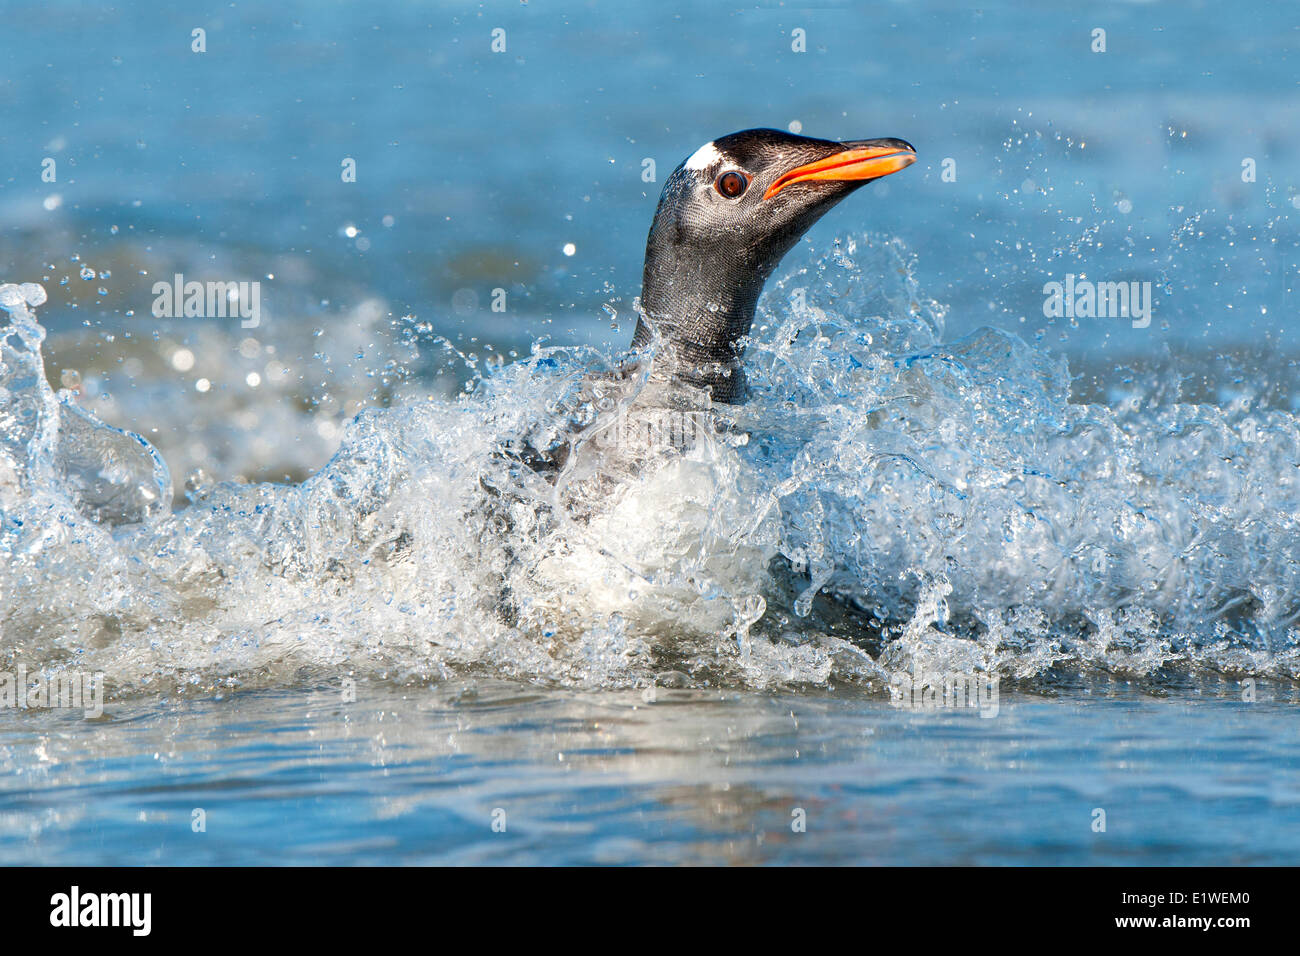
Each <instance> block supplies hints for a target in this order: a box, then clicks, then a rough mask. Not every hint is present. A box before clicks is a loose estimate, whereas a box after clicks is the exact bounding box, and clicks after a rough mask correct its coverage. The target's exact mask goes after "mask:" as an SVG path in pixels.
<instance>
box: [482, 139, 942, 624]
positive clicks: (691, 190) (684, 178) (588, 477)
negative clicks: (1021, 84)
mask: <svg viewBox="0 0 1300 956" xmlns="http://www.w3.org/2000/svg"><path fill="white" fill-rule="evenodd" d="M915 161H916V151H915V149H913V147H912V145H911V144H910V143H908V142H906V141H905V140H901V139H891V138H886V139H868V140H853V141H848V142H835V141H832V140H824V139H813V138H810V137H806V136H797V135H795V134H792V133H786V132H782V131H780V130H774V129H749V130H743V131H741V132H738V133H731V134H730V135H727V136H723V137H721V138H719V139H715V140H713V141H712V142H709V143H706V144H705V145H703V146H701V147H700V148H699V149H697V150H696V151H695V152H694V153H693V154H691V156H690V157H689V158H687V159H686V160H684V161H683V162H682V163H681V164H680V165H679V166H678V167H677V168H676V169H675V170H673V172H672V174H671V175H670V176H669V177H668V179H667V181H666V182H665V183H664V188H663V191H662V193H661V195H660V197H659V204H658V208H657V209H656V211H655V215H654V220H653V222H652V224H651V226H650V233H649V235H648V237H647V239H646V252H645V267H644V271H643V275H642V289H641V296H640V309H639V315H638V321H637V325H636V329H635V331H634V333H633V336H632V342H631V346H632V348H631V354H630V355H629V357H628V358H627V359H626V360H625V361H624V362H623V364H622V366H621V367H620V368H619V369H617V370H614V371H611V372H605V373H601V374H596V375H591V376H589V377H587V378H586V379H585V380H583V381H582V382H581V383H580V384H579V385H578V386H576V387H575V389H574V391H573V392H572V393H571V394H570V395H569V397H568V398H567V399H566V400H564V401H562V402H561V403H559V405H560V408H559V409H558V411H560V412H561V416H562V420H563V419H567V422H568V424H567V426H565V427H562V428H561V429H560V430H559V432H558V433H556V431H554V430H549V429H548V430H547V433H548V434H549V436H550V438H549V441H548V442H547V444H545V445H544V446H542V447H538V446H537V445H534V444H532V443H531V441H528V440H523V441H517V442H512V443H511V446H510V447H508V448H505V447H503V448H502V449H501V451H500V457H499V459H498V460H499V461H501V463H502V464H503V465H505V467H504V468H502V469H500V470H499V471H498V470H496V469H494V470H492V472H491V478H490V480H489V478H488V477H484V478H481V479H480V484H481V486H482V488H483V490H484V491H485V492H486V493H487V499H486V501H485V505H486V506H485V507H484V508H483V509H481V515H480V516H481V518H482V520H483V522H484V523H483V530H484V535H483V538H484V540H492V536H491V530H492V529H496V530H501V529H511V530H512V533H517V531H518V529H517V528H516V524H515V523H516V521H518V520H523V521H526V522H529V523H530V524H529V527H532V524H531V523H535V522H545V521H546V520H547V519H546V518H545V517H544V515H545V514H554V513H556V512H563V513H564V515H565V516H566V518H567V520H570V521H574V522H576V523H578V524H586V523H587V522H589V521H590V520H591V519H592V517H593V516H594V515H596V514H599V513H601V511H602V510H603V509H605V508H606V507H607V506H608V504H609V502H611V501H614V500H616V498H617V495H618V493H619V489H620V487H624V486H626V485H627V483H628V482H629V481H631V480H635V479H636V478H638V477H639V476H641V475H643V474H645V473H646V470H647V469H648V468H653V467H654V466H655V465H656V464H660V463H662V462H663V461H664V460H666V459H665V456H670V457H671V456H673V455H676V454H679V453H684V452H686V451H687V450H689V449H690V448H691V447H692V446H693V445H695V444H696V443H697V442H698V441H699V440H700V439H701V437H702V436H703V435H704V434H705V433H708V432H712V433H714V434H716V433H718V432H721V431H726V430H728V429H729V426H730V422H729V420H728V419H729V418H730V417H732V416H730V415H729V413H728V408H730V409H731V410H732V411H733V412H735V411H738V409H736V408H735V406H736V405H738V404H740V403H743V401H744V398H745V376H744V370H743V367H742V362H743V359H744V343H745V341H746V339H747V337H748V335H749V332H750V327H751V325H752V324H753V320H754V310H755V308H756V307H757V304H758V298H759V295H760V294H761V293H762V291H763V285H764V283H765V282H766V281H767V279H768V277H769V276H770V275H771V274H772V272H773V270H774V269H775V268H776V266H777V264H778V263H779V262H780V261H781V259H782V257H783V256H784V255H785V254H786V253H787V252H789V250H790V249H791V248H792V247H793V246H794V245H795V243H796V242H798V241H799V239H800V238H801V237H802V236H803V235H804V233H806V232H807V231H808V230H809V229H810V228H811V227H812V226H813V224H814V223H816V222H817V221H818V220H819V219H821V217H822V216H824V215H825V214H826V213H827V212H828V211H830V209H831V208H832V207H834V206H835V205H836V204H838V203H839V202H840V200H842V199H844V198H845V197H846V196H848V195H849V194H850V193H852V192H853V191H854V190H856V189H859V188H860V187H862V186H864V185H866V184H867V183H869V182H871V181H873V180H876V179H879V178H880V177H882V176H888V175H889V174H890V173H894V172H897V171H899V170H901V169H905V168H906V167H908V166H910V165H911V164H912V163H913V162H915ZM647 358H649V359H650V361H648V362H647V361H646V359H647ZM539 478H540V479H541V482H540V483H539V482H538V479H539ZM547 486H550V487H549V489H548V488H547ZM529 489H531V490H529ZM519 496H523V497H525V498H526V499H527V500H528V501H529V502H531V504H530V505H529V506H528V507H525V508H523V509H519V508H515V507H514V506H513V505H512V503H511V502H512V499H516V500H517V498H518V497H519ZM521 516H522V517H521ZM524 533H525V534H535V533H536V532H535V531H528V530H526V529H525V531H524ZM508 537H509V536H508V535H500V536H499V538H500V539H502V540H504V539H507V538H508ZM501 547H502V561H501V566H502V567H503V568H505V567H509V566H510V565H511V563H512V562H513V561H514V560H515V555H514V550H513V548H512V547H511V546H509V545H508V544H506V543H503V544H502V545H501ZM507 580H508V575H506V574H504V573H503V577H502V593H501V601H500V605H499V606H500V607H501V608H503V609H505V610H503V613H504V614H507V619H508V620H513V618H512V617H511V615H513V613H514V611H513V610H512V609H513V608H514V601H513V599H512V597H511V595H510V593H509V592H510V588H509V585H508V584H507Z"/></svg>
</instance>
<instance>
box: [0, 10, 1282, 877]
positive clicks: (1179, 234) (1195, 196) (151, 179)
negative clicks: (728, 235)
mask: <svg viewBox="0 0 1300 956" xmlns="http://www.w3.org/2000/svg"><path fill="white" fill-rule="evenodd" d="M0 22H3V23H4V26H5V34H6V37H7V38H8V40H9V42H8V43H7V44H6V58H5V62H4V64H3V65H2V66H0V156H2V157H3V158H4V165H3V166H2V167H0V282H11V283H38V284H40V286H42V287H43V289H44V295H45V298H43V299H42V297H40V296H36V297H35V298H34V299H33V298H31V297H28V298H27V299H26V302H28V303H30V306H31V307H30V308H29V307H28V305H22V304H20V303H21V302H23V301H24V298H23V295H17V293H16V292H15V293H13V294H10V293H4V292H3V290H0V298H2V299H3V301H0V305H4V307H5V310H6V313H5V314H6V315H7V316H8V319H7V320H6V321H7V322H8V323H9V324H6V325H0V335H3V339H2V340H0V344H2V345H3V351H2V352H0V389H2V390H3V392H2V394H0V439H2V440H0V672H12V671H15V670H16V669H17V668H18V667H19V666H23V667H26V668H28V669H29V670H30V672H31V673H32V674H37V673H47V674H48V673H55V672H63V671H67V670H68V669H70V668H71V669H79V670H84V671H93V672H103V673H105V674H106V675H107V695H106V701H105V707H104V716H102V717H99V718H95V719H89V720H87V719H83V718H82V717H81V716H80V714H79V712H68V711H50V710H39V709H28V710H18V709H16V708H0V763H2V764H3V768H4V771H5V773H4V774H3V775H2V776H0V779H3V781H4V783H3V784H0V861H3V862H37V863H95V864H111V863H149V862H159V863H277V862H307V863H317V862H320V863H325V862H329V863H429V862H455V863H475V862H489V863H573V862H610V863H639V862H650V863H683V862H706V863H732V862H737V863H769V862H770V863H851V862H860V863H1038V864H1053V863H1106V864H1111V863H1113V864H1127V863H1147V864H1191V863H1234V864H1235V863H1241V864H1255V863H1292V862H1295V860H1296V859H1297V850H1298V849H1300V847H1298V846H1297V837H1296V834H1297V833H1300V828H1297V826H1296V824H1297V822H1300V821H1297V801H1296V794H1297V793H1300V789H1298V787H1297V782H1298V778H1297V773H1298V762H1297V752H1296V744H1295V741H1296V735H1295V733H1294V732H1293V730H1292V723H1293V718H1294V716H1295V707H1296V702H1297V696H1296V694H1297V687H1298V686H1300V684H1298V683H1297V682H1298V681H1300V627H1298V626H1297V622H1298V621H1300V519H1298V518H1297V515H1300V478H1298V477H1297V474H1300V472H1298V469H1300V425H1298V419H1297V412H1300V390H1297V388H1296V386H1297V384H1300V382H1298V376H1297V372H1296V368H1297V366H1296V361H1297V359H1300V347H1298V346H1297V332H1298V331H1300V317H1298V315H1297V308H1296V303H1297V299H1296V296H1295V292H1294V290H1295V285H1296V280H1297V275H1298V274H1300V229H1298V228H1297V226H1298V225H1300V218H1297V217H1300V172H1297V170H1300V162H1298V160H1300V135H1297V130H1298V129H1300V90H1297V83H1298V82H1300V74H1297V56H1300V53H1298V52H1297V51H1300V23H1298V22H1297V20H1296V18H1295V17H1294V15H1293V14H1292V12H1291V10H1290V9H1289V8H1287V7H1285V6H1280V5H1266V4H1240V5H1238V6H1237V7H1234V8H1233V10H1232V12H1231V15H1226V14H1225V12H1224V9H1223V8H1222V6H1221V5H1212V4H1209V3H1191V4H1182V3H1178V4H1175V3H1141V4H1138V3H1134V4H1114V5H1110V6H1108V7H1106V8H1103V9H1102V10H1099V11H1096V12H1092V11H1089V12H1086V13H1084V12H1073V11H1055V10H1051V9H1026V8H1022V7H1020V6H1017V5H1012V4H990V5H985V6H984V7H982V8H981V9H979V10H970V9H967V8H965V7H962V6H959V5H955V4H953V5H949V4H943V3H938V4H921V3H918V4H902V3H900V4H887V5H871V6H868V7H863V6H862V5H857V4H848V3H843V4H839V3H830V4H820V5H818V6H817V7H816V8H814V9H791V8H788V7H785V6H779V5H777V4H769V3H763V4H758V5H754V6H748V7H744V8H734V9H733V8H706V9H699V8H697V7H696V6H689V7H688V6H681V7H680V8H674V7H673V6H672V5H667V6H665V5H649V6H644V7H641V8H618V9H616V10H615V9H612V8H609V7H608V5H597V4H595V3H585V4H584V3H568V4H543V3H536V2H534V3H513V2H508V3H507V2H503V3H485V4H481V5H478V6H465V5H460V4H437V3H435V4H407V3H370V4H364V5H362V4H344V3H322V2H311V3H294V2H288V3H281V4H276V5H274V6H271V7H265V8H260V9H259V8H258V7H256V6H251V5H250V6H243V5H240V6H228V5H227V6H223V7H206V6H202V5H191V4H185V3H171V4H133V5H124V6H122V7H118V8H100V7H93V6H87V5H84V4H81V3H61V2H43V3H39V4H37V3H20V2H0ZM498 27H499V28H502V29H504V30H505V42H506V50H505V52H504V53H493V52H492V50H491V43H492V31H493V30H494V29H495V28H498ZM195 28H202V29H204V30H205V31H206V52H204V53H195V52H192V50H191V42H192V39H191V31H192V30H194V29H195ZM1096 28H1102V29H1104V30H1105V31H1106V44H1107V49H1106V52H1104V53H1097V52H1093V51H1092V50H1091V49H1090V47H1091V45H1092V43H1093V42H1094V41H1093V37H1092V31H1093V30H1094V29H1096ZM795 30H802V31H804V35H805V36H806V52H803V53H796V52H793V51H792V49H791V44H792V31H795ZM749 126H774V127H778V128H797V129H801V130H802V131H803V132H804V133H806V134H808V135H813V136H821V137H827V138H843V139H850V138H863V137H877V136H897V137H902V138H905V139H907V140H908V141H910V142H912V143H914V144H915V145H916V147H917V150H918V155H919V160H918V162H917V163H916V164H915V165H914V166H913V167H912V168H910V169H908V170H906V171H904V172H902V173H900V174H897V175H895V176H892V177H890V178H888V179H886V180H882V181H880V182H879V183H877V184H875V185H873V186H871V187H869V188H868V189H864V190H862V191H860V192H859V193H858V194H856V195H855V196H853V197H851V198H850V199H849V200H848V201H846V202H845V203H843V204H842V205H841V206H840V207H838V208H837V209H836V210H835V211H833V212H832V213H831V214H830V215H829V216H827V218H826V219H825V220H824V221H823V222H822V223H820V224H819V225H818V226H817V227H815V228H814V229H813V230H812V232H811V233H810V235H809V237H808V239H807V241H806V242H805V243H804V244H802V246H801V248H799V249H797V250H795V251H794V252H792V253H791V255H790V257H789V259H788V261H787V262H786V264H785V265H783V266H782V267H781V268H780V269H778V272H777V274H776V276H774V279H773V281H772V282H771V283H769V290H768V294H767V296H766V297H765V299H764V301H763V306H762V308H761V310H760V316H759V321H758V322H757V323H756V329H755V335H754V342H753V344H752V345H751V348H750V351H749V368H748V374H749V378H750V381H751V383H752V384H753V386H754V388H755V395H754V397H753V399H752V401H751V403H750V404H749V405H748V406H747V407H746V410H745V411H744V412H742V413H740V420H739V422H738V428H737V433H743V434H744V435H745V436H747V437H746V438H745V440H743V441H742V440H736V441H723V442H719V443H718V444H717V445H710V446H709V447H708V448H707V449H705V450H703V451H700V452H698V453H697V454H695V455H694V456H693V457H689V458H688V459H684V460H677V459H674V460H669V461H667V462H657V461H656V462H651V463H649V464H647V466H646V471H645V475H644V477H643V478H641V479H638V480H637V481H633V482H631V483H630V484H629V485H628V486H627V487H626V488H624V489H621V490H619V492H618V493H617V494H613V493H609V492H608V490H607V489H605V490H602V489H599V488H596V489H592V488H589V487H584V486H582V484H581V482H577V483H575V484H574V485H573V486H572V487H570V488H566V489H563V492H562V493H563V495H564V496H566V497H563V498H562V499H561V500H562V501H563V503H564V504H565V506H566V508H569V507H571V508H572V509H573V510H574V512H575V513H580V514H583V515H584V516H586V515H591V517H590V520H587V518H586V517H584V519H583V521H582V523H581V524H580V526H578V525H568V524H565V523H564V521H563V519H562V518H559V519H557V518H554V517H552V516H551V513H550V511H549V510H548V509H549V508H550V506H551V505H552V504H554V501H552V500H550V499H549V498H547V499H546V500H545V501H543V500H542V499H543V498H544V497H545V495H547V494H549V492H543V491H539V490H538V489H537V488H535V487H533V486H530V485H528V483H527V482H526V481H524V480H521V479H520V478H519V476H518V475H516V474H514V473H510V472H509V471H508V469H506V468H504V467H503V465H502V463H501V460H500V457H499V455H497V454H496V451H497V449H499V448H500V447H501V446H502V444H503V443H508V442H510V441H513V440H515V439H517V438H518V437H519V436H520V435H523V434H530V435H533V436H536V435H538V434H553V433H562V432H564V430H565V429H566V428H568V427H569V426H570V424H571V423H570V422H569V419H568V418H567V417H566V416H568V414H569V413H568V412H567V411H565V410H564V403H565V402H566V401H567V400H568V396H569V395H570V393H571V391H572V387H573V383H574V382H576V381H577V380H578V379H580V378H581V376H582V375H583V374H585V373H587V372H589V371H591V370H593V369H597V368H600V367H603V366H605V365H606V364H607V363H608V362H609V361H612V360H613V359H614V358H615V357H616V356H617V353H618V351H619V350H621V349H622V348H624V347H625V346H626V344H627V341H628V339H629V338H630V334H631V329H632V326H633V324H634V322H635V312H634V305H633V303H634V299H635V297H636V295H637V294H638V292H639V283H640V268H641V257H642V253H643V250H644V241H645V233H646V230H647V228H648V225H649V221H650V217H651V215H652V213H653V211H654V208H655V204H656V201H657V197H658V191H659V188H660V186H661V184H662V182H663V181H664V179H666V177H667V175H668V173H669V172H670V171H671V170H672V168H673V167H674V166H675V165H677V163H678V162H680V161H681V160H682V159H683V158H684V157H686V156H687V155H689V154H690V153H691V152H693V151H694V150H695V149H696V148H697V147H698V146H699V145H700V144H702V143H704V142H706V141H708V140H711V139H713V138H715V137H716V136H718V135H721V134H723V133H726V132H730V131H733V130H736V129H742V128H745V127H749ZM345 158H351V159H354V160H355V161H356V169H357V177H356V181H355V182H344V181H342V179H341V177H340V170H341V163H342V162H343V160H344V159H345ZM47 159H48V160H52V161H53V164H54V165H53V169H54V170H55V179H54V181H53V182H49V181H43V180H42V177H41V173H42V169H43V162H44V161H45V160H47ZM647 160H653V161H654V164H655V168H656V175H655V178H654V181H651V182H647V181H645V180H643V170H644V169H645V168H646V165H645V164H646V161H647ZM1247 161H1249V162H1247ZM1243 164H1245V166H1244V165H1243ZM1247 166H1248V167H1249V168H1250V169H1251V170H1252V171H1253V173H1254V177H1253V180H1250V181H1248V180H1247V179H1243V170H1244V169H1245V168H1246V167H1247ZM945 173H947V174H948V175H945ZM569 253H571V254H569ZM178 272H180V273H184V274H185V276H186V278H187V279H199V280H208V279H216V280H249V281H253V280H256V281H259V282H260V283H261V290H262V293H261V294H262V302H263V307H264V314H263V316H262V321H261V323H260V325H259V326H258V327H256V328H253V329H249V328H243V327H241V326H240V323H239V322H238V320H235V319H156V318H154V317H153V316H152V315H151V314H150V310H151V304H152V302H153V295H152V293H151V287H152V285H153V283H154V282H155V281H157V280H159V279H164V280H170V278H171V277H172V276H173V275H174V274H175V273H178ZM1067 274H1074V275H1076V276H1080V277H1087V278H1090V279H1093V280H1096V281H1137V282H1150V283H1151V284H1152V287H1153V290H1154V295H1155V307H1154V314H1153V317H1152V319H1153V320H1152V322H1151V323H1150V325H1149V326H1148V327H1145V328H1134V327H1133V325H1132V323H1131V322H1130V321H1128V320H1127V319H1125V318H1081V319H1077V320H1070V319H1066V318H1060V319H1053V318H1048V317H1046V316H1045V315H1044V312H1043V300H1044V294H1043V285H1044V283H1045V282H1047V281H1052V280H1056V281H1062V280H1064V278H1065V276H1066V275H1067ZM496 289H503V290H505V296H506V303H507V305H506V308H505V311H504V312H494V311H492V309H491V305H490V304H491V302H492V300H493V295H494V291H493V290H496ZM796 290H803V291H804V292H806V293H807V295H806V303H805V298H804V297H803V296H800V297H798V298H797V299H796V297H795V296H794V293H795V291H796ZM26 292H28V293H30V292H31V287H27V288H26ZM15 295H17V298H15V297H14V296H15ZM6 296H7V298H6ZM796 301H797V302H799V303H805V304H795V303H796ZM0 318H4V316H3V315H0ZM37 322H39V325H36V324H35V323H37ZM989 328H991V329H992V331H989ZM47 382H48V384H47ZM60 389H62V390H63V391H61V392H60V391H59V390H60ZM458 394H459V395H460V396H461V397H459V398H457V397H456V396H457V395H458ZM359 413H360V417H358V415H359ZM589 413H590V414H592V415H594V414H595V412H593V411H591V410H590V409H588V410H585V411H582V410H580V411H579V412H576V413H574V417H577V418H581V416H582V415H583V414H589ZM115 429H127V430H129V431H130V432H131V433H134V434H136V435H139V436H142V437H143V439H146V440H147V442H148V443H149V445H148V446H146V445H144V444H141V443H140V442H139V441H137V440H136V439H135V438H133V437H132V436H131V435H128V434H124V433H123V432H120V431H116V430H115ZM150 448H152V449H155V450H156V455H155V454H153V453H151V451H150ZM652 466H653V467H652ZM661 466H662V467H661ZM484 483H486V484H488V485H491V486H494V487H498V488H500V489H503V490H504V491H505V492H506V493H507V498H509V499H510V500H514V501H523V502H531V503H532V506H531V507H528V508H521V509H518V510H516V511H515V512H513V513H512V514H511V515H510V521H509V522H502V521H496V522H495V523H494V519H493V518H492V513H491V512H490V510H489V511H486V512H485V511H484V501H485V499H484V497H483V491H482V488H483V486H484ZM539 495H540V496H542V497H539ZM543 505H545V507H542V506H543ZM560 510H561V511H563V510H564V509H560ZM485 515H486V516H485ZM498 517H499V515H498ZM395 542H400V545H398V544H395ZM846 608H849V609H850V610H848V611H846V610H845V609H846ZM922 671H924V672H925V673H928V674H931V675H937V674H941V675H945V676H951V675H959V676H962V677H979V678H981V679H985V678H989V677H990V676H992V677H996V678H997V679H998V680H999V681H1000V682H1001V684H1000V697H999V704H998V708H997V713H996V715H995V716H993V717H991V718H989V719H984V718H981V717H980V716H979V715H978V713H976V712H974V711H972V710H965V709H952V708H940V709H938V710H936V711H925V710H916V709H913V708H909V707H906V706H899V703H900V701H899V686H900V681H904V682H905V681H910V680H911V679H912V678H913V677H915V676H916V675H917V674H919V673H921V672H922ZM351 680H355V681H356V682H357V683H356V692H357V699H356V701H355V702H350V701H348V700H345V698H344V691H343V687H344V685H345V682H346V681H351ZM651 687H652V688H653V690H652V691H648V690H647V688H651ZM647 693H649V696H650V697H651V698H653V699H652V700H647V699H646V695H647ZM498 809H499V810H501V811H503V813H504V821H505V823H504V827H505V829H504V832H496V831H494V829H493V826H492V824H493V822H494V816H493V813H494V811H495V810H498ZM195 810H202V811H203V816H204V819H205V821H206V823H205V825H206V830H205V831H203V832H195V830H194V829H193V827H192V824H193V822H194V812H195ZM796 810H801V811H803V818H802V819H804V820H805V821H806V829H805V831H804V832H795V831H794V830H792V828H791V825H792V822H794V821H795V819H796V816H797V815H792V814H795V811H796ZM1098 810H1103V811H1104V812H1105V822H1106V827H1105V830H1104V832H1102V831H1099V830H1097V829H1094V828H1095V827H1096V825H1097V816H1096V811H1098Z"/></svg>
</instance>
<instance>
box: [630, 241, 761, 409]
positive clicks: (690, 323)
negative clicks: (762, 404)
mask: <svg viewBox="0 0 1300 956" xmlns="http://www.w3.org/2000/svg"><path fill="white" fill-rule="evenodd" d="M727 266H728V263H727V262H726V260H725V259H719V258H715V257H712V256H709V255H707V254H701V255H700V256H698V257H692V258H689V259H688V258H687V257H685V256H683V255H681V254H680V251H679V250H677V249H675V248H673V249H670V250H668V251H666V252H665V251H664V250H661V249H659V248H658V247H657V246H656V245H655V244H653V243H652V244H651V246H650V247H649V248H648V249H647V250H646V260H645V273H644V275H643V276H642V282H641V315H640V316H639V317H638V319H637V324H636V332H635V333H634V334H633V336H632V347H633V348H640V347H643V346H646V345H649V344H650V343H651V342H652V341H653V340H654V339H655V334H656V333H658V336H659V337H660V338H662V340H663V349H664V352H663V353H661V359H660V361H664V360H666V364H665V368H666V370H667V371H668V373H669V375H670V376H671V377H672V379H673V380H674V381H678V382H684V383H686V384H689V385H693V386H695V387H696V388H707V389H709V390H710V392H711V393H712V397H713V400H714V401H720V402H731V403H734V402H739V401H743V397H744V393H745V373H744V370H743V368H742V366H741V360H742V358H743V357H744V347H743V346H742V344H741V340H742V339H743V338H744V337H745V336H747V335H749V331H750V327H751V326H752V325H753V324H754V310H755V308H756V307H757V305H758V297H759V294H760V293H761V292H762V291H763V281H764V279H766V275H756V274H754V273H753V272H751V271H748V270H741V271H742V273H743V274H741V275H737V274H735V273H736V270H735V269H728V268H727Z"/></svg>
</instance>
